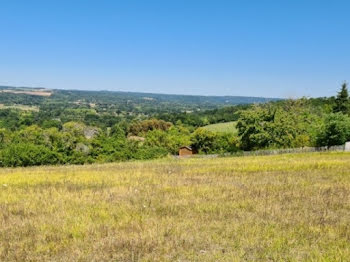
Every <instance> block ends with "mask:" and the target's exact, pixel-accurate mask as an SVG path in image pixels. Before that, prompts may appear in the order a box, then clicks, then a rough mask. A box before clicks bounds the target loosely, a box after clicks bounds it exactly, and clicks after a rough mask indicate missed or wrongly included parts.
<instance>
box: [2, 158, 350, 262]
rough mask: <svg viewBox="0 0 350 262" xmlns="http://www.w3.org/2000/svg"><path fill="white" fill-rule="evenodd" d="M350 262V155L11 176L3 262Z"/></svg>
mask: <svg viewBox="0 0 350 262" xmlns="http://www.w3.org/2000/svg"><path fill="white" fill-rule="evenodd" d="M349 258H350V154H349V153H323V154H319V153H312V154H298V155H280V156H260V157H244V158H217V159H166V160H157V161H148V162H129V163H120V164H106V165H92V166H69V167H37V168H18V169H0V261H349Z"/></svg>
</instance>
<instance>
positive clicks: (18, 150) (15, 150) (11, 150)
mask: <svg viewBox="0 0 350 262" xmlns="http://www.w3.org/2000/svg"><path fill="white" fill-rule="evenodd" d="M58 163H60V157H59V155H58V154H57V153H56V152H52V151H51V150H50V149H48V148H46V147H45V146H42V145H34V144H23V143H19V144H11V145H9V146H8V147H6V148H5V149H3V150H2V151H0V165H1V166H3V167H16V166H35V165H53V164H58Z"/></svg>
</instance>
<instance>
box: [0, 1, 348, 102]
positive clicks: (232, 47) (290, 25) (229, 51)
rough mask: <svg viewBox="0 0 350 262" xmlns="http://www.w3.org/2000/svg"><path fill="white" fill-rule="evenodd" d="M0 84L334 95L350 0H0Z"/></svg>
mask: <svg viewBox="0 0 350 262" xmlns="http://www.w3.org/2000/svg"><path fill="white" fill-rule="evenodd" d="M0 11H1V14H0V33H1V38H0V84H2V85H15V86H42V87H47V88H65V89H86V90H101V89H103V90H121V91H140V92H156V93H176V94H203V95H246V96H269V97H299V96H313V97H316V96H328V95H334V94H335V93H336V92H337V91H338V89H339V87H340V84H341V82H342V81H344V80H349V81H350V1H337V0H328V1H323V0H317V1H316V0H275V1H273V0H270V1H269V0H255V1H254V0H251V1H248V0H246V1H245V0H240V1H238V0H237V1H235V0H231V1H223V0H222V1H220V0H212V1H205V0H198V1H195V0H183V1H180V0H159V1H152V0H140V1H133V0H124V1H118V0H114V1H104V0H95V1H88V0H83V1H79V0H70V1H64V0H56V1H49V0H45V1H36V0H31V1H28V0H25V1H24V0H23V1H16V0H3V1H1V6H0Z"/></svg>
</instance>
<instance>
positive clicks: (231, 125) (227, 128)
mask: <svg viewBox="0 0 350 262" xmlns="http://www.w3.org/2000/svg"><path fill="white" fill-rule="evenodd" d="M236 124H237V123H236V122H235V121H232V122H226V123H218V124H212V125H207V126H204V128H205V129H207V130H209V131H212V132H222V133H237V129H236Z"/></svg>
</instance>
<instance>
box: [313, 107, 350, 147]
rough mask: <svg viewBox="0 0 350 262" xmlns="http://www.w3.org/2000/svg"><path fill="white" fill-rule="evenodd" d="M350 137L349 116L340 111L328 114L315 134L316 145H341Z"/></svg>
mask: <svg viewBox="0 0 350 262" xmlns="http://www.w3.org/2000/svg"><path fill="white" fill-rule="evenodd" d="M349 139H350V117H348V116H347V115H344V114H342V113H340V112H339V113H335V114H330V115H328V116H327V117H326V119H325V120H324V124H323V126H322V127H321V128H320V129H319V132H318V134H317V141H316V143H317V145H318V146H328V147H330V146H335V145H343V144H344V143H345V142H346V141H348V140H349Z"/></svg>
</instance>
